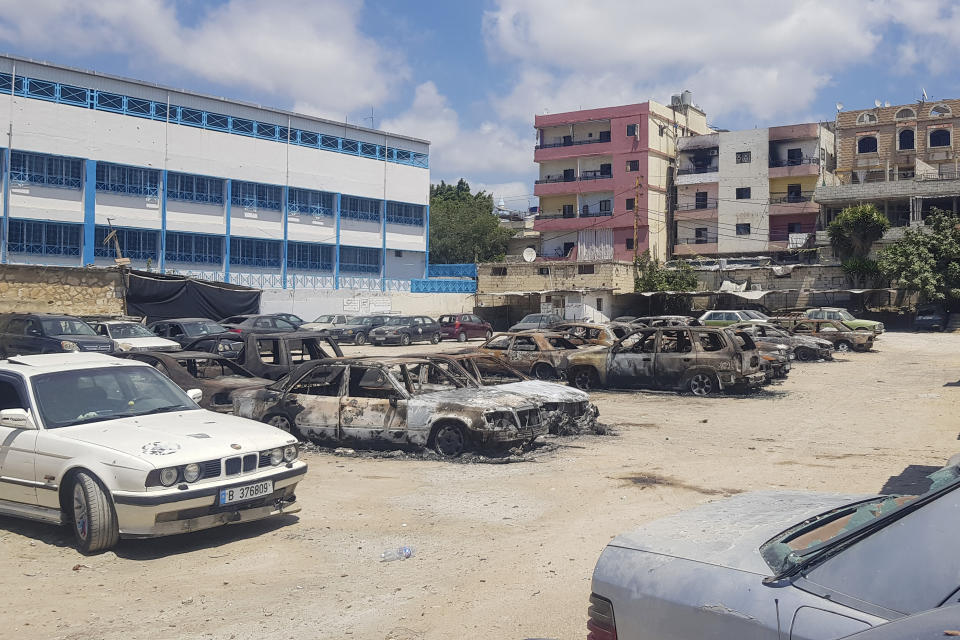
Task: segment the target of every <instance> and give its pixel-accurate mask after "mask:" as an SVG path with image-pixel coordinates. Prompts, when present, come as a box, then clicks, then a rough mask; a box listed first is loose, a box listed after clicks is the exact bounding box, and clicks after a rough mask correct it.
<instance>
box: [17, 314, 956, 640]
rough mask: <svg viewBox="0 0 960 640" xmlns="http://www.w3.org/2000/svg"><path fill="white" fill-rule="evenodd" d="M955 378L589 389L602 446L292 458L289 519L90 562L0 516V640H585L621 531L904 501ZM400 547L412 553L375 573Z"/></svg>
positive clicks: (865, 365)
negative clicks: (718, 393) (471, 455)
mask: <svg viewBox="0 0 960 640" xmlns="http://www.w3.org/2000/svg"><path fill="white" fill-rule="evenodd" d="M472 344H477V343H476V342H474V343H472ZM461 346H463V345H457V344H455V343H446V342H445V343H441V345H440V348H441V349H443V350H452V349H457V348H460V347H461ZM431 349H436V347H431V346H430V345H420V346H416V345H415V346H411V347H408V348H399V347H383V348H376V347H365V348H362V349H358V348H355V347H349V348H347V349H345V351H346V352H347V353H348V355H350V354H353V353H358V352H361V351H363V352H367V353H376V354H378V353H381V352H382V353H394V354H395V353H402V352H404V351H406V352H424V351H428V350H431ZM958 379H960V336H957V335H941V334H935V335H926V334H910V333H899V334H886V335H884V336H883V337H882V338H881V339H880V340H879V341H878V343H877V348H876V350H875V351H873V352H871V353H865V354H859V353H855V354H850V355H848V356H844V357H841V358H838V359H837V361H835V362H822V363H810V364H806V363H805V364H801V365H798V366H796V367H795V369H794V370H793V371H792V372H791V374H790V377H789V379H788V380H787V381H786V382H784V383H783V384H781V385H777V386H772V387H767V389H766V390H764V391H761V392H758V393H755V394H753V395H751V396H747V397H729V396H728V397H716V398H705V399H697V398H694V397H691V396H680V395H677V394H669V393H612V392H610V393H597V394H594V398H595V401H596V402H597V404H598V405H599V407H600V413H601V420H602V421H604V422H606V423H608V424H611V425H613V426H614V427H615V429H616V430H617V431H618V433H619V435H617V436H584V437H578V438H562V439H551V440H548V441H547V442H546V444H545V445H544V446H542V447H540V448H539V449H538V450H536V451H535V452H533V453H532V454H531V455H530V456H529V459H528V460H527V461H525V462H520V463H514V464H496V465H494V464H455V463H450V462H434V461H423V460H417V459H409V458H395V459H383V458H380V459H374V458H368V457H357V458H353V457H340V456H335V455H333V454H332V453H329V452H322V453H311V454H307V455H306V458H307V461H308V463H309V464H310V472H309V474H308V475H307V479H306V481H305V482H304V483H302V484H301V485H300V488H299V490H298V492H297V493H298V496H299V498H300V500H301V503H302V506H303V511H302V512H301V513H300V514H299V515H298V516H288V517H285V518H282V519H277V520H273V521H270V522H260V523H253V524H250V525H238V526H234V527H226V528H222V529H219V530H214V531H209V532H202V533H199V534H192V535H187V536H178V537H174V538H167V539H159V540H147V541H124V542H122V543H121V544H120V546H119V547H118V548H117V549H116V552H115V553H114V552H108V553H105V554H102V555H99V556H94V557H89V558H87V557H84V556H81V555H79V554H78V553H77V552H75V551H74V550H73V549H72V547H71V546H70V544H71V538H70V537H69V532H67V531H66V530H61V529H58V528H55V527H51V526H46V525H39V524H33V523H27V522H22V521H18V520H13V519H8V518H0V590H2V592H3V593H5V594H6V595H5V597H4V598H2V601H0V617H2V619H3V621H4V629H3V631H2V632H0V637H29V638H77V639H80V638H83V639H87V638H108V639H114V638H116V639H120V638H122V639H124V640H126V639H128V638H170V637H177V638H228V639H238V640H239V639H246V638H297V639H298V640H299V639H300V638H344V637H353V638H364V639H367V638H370V639H381V638H382V639H390V640H414V639H417V640H419V639H432V638H437V639H440V638H443V639H446V638H517V639H523V638H564V639H566V638H583V637H585V636H586V631H585V622H586V608H587V597H588V595H589V593H590V575H591V572H592V570H593V565H594V562H595V561H596V559H597V556H598V555H599V553H600V551H601V550H602V549H603V546H604V544H606V542H607V541H608V540H610V539H611V538H612V537H613V536H615V535H616V534H617V533H619V532H621V531H624V530H627V529H630V528H632V527H634V526H636V525H637V524H639V523H642V522H645V521H648V520H650V519H653V518H656V517H658V516H662V515H666V514H669V513H672V512H675V511H677V510H680V509H685V508H688V507H691V506H694V505H696V504H699V503H702V502H705V501H709V500H717V499H722V498H723V496H725V495H730V494H733V493H737V492H741V491H751V490H760V489H768V488H780V487H788V488H792V489H805V490H816V491H836V492H841V491H842V492H844V493H850V492H864V493H871V492H879V491H881V490H883V491H898V490H900V491H903V490H904V489H905V488H906V489H907V490H909V484H910V480H911V479H912V478H915V477H917V476H919V475H922V474H923V473H928V472H929V471H932V467H937V466H940V465H942V464H943V463H944V461H945V460H946V459H947V458H948V457H949V456H950V455H952V454H954V453H956V452H957V451H960V443H958V441H957V440H958V431H960V425H958V423H957V419H956V416H957V415H958V408H960V402H958V398H960V388H958V387H960V382H958ZM401 545H412V546H414V547H415V548H416V555H415V556H414V557H413V558H412V559H410V560H406V561H404V562H393V563H380V562H379V561H378V560H379V554H380V552H381V551H383V550H385V549H388V548H396V547H398V546H401Z"/></svg>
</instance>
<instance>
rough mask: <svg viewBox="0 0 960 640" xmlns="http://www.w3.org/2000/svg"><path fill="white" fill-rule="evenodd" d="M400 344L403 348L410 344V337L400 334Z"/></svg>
mask: <svg viewBox="0 0 960 640" xmlns="http://www.w3.org/2000/svg"><path fill="white" fill-rule="evenodd" d="M400 344H402V345H403V346H405V347H406V346H408V345H409V344H410V335H409V334H406V333H401V334H400Z"/></svg>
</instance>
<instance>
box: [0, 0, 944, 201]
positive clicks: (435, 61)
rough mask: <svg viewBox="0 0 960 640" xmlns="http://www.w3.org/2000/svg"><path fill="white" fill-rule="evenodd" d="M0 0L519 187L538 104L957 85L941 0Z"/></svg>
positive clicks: (179, 71)
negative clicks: (407, 141) (398, 138)
mask: <svg viewBox="0 0 960 640" xmlns="http://www.w3.org/2000/svg"><path fill="white" fill-rule="evenodd" d="M26 6H29V9H27V8H25V5H24V4H23V2H22V1H19V0H0V9H4V10H3V11H2V12H0V16H4V17H2V18H0V50H3V51H7V52H10V53H13V54H17V55H23V56H28V57H32V58H38V59H43V60H49V61H52V62H57V63H63V64H69V65H73V66H78V67H83V68H89V69H95V70H99V71H103V72H109V73H114V74H120V75H126V76H132V77H136V78H141V79H144V80H149V81H154V82H159V83H162V84H167V85H172V86H175V87H182V88H186V89H192V90H198V91H202V92H206V93H213V94H217V95H224V96H227V97H233V98H239V99H244V100H251V101H255V102H259V103H262V104H268V105H273V106H278V107H283V108H292V109H295V110H299V111H303V112H308V113H313V114H316V115H321V116H324V117H329V118H334V119H337V120H343V119H345V118H346V119H348V120H349V121H350V122H353V123H358V124H366V125H369V123H370V121H369V119H367V118H368V117H369V116H370V111H371V108H372V109H373V112H374V117H375V125H376V126H377V127H382V128H385V129H387V130H389V131H393V132H396V133H403V134H408V135H412V136H416V137H420V138H427V139H429V140H431V141H432V143H433V145H432V149H431V175H432V178H433V180H434V181H439V180H441V179H444V180H447V181H450V180H456V179H457V178H459V177H461V176H462V177H465V178H467V180H469V181H470V183H471V184H472V185H474V186H482V187H484V188H486V189H488V190H490V191H493V192H494V193H495V194H496V195H497V196H498V197H499V196H503V197H504V198H505V199H506V200H507V202H508V204H509V205H512V206H516V207H518V208H520V207H525V206H527V204H528V201H530V203H532V195H530V194H532V191H533V185H532V182H533V179H534V176H535V174H536V167H535V165H534V164H533V144H534V135H533V128H532V123H533V117H534V115H535V114H537V113H543V112H545V111H549V112H551V113H556V112H559V111H566V110H571V109H577V108H581V107H582V108H588V107H598V106H608V105H614V104H625V103H631V102H642V101H644V100H647V99H649V98H653V99H656V100H660V101H665V100H669V96H670V95H671V94H673V93H677V92H679V91H680V90H682V89H689V90H691V91H692V92H693V94H694V100H695V101H696V102H697V103H699V104H700V105H701V106H702V107H703V108H704V109H705V110H706V112H707V114H708V119H709V121H710V122H711V124H713V125H715V126H719V127H724V128H728V129H738V128H751V127H754V126H768V125H776V124H791V123H796V122H808V121H812V120H822V119H832V118H833V115H834V113H835V107H834V105H835V103H836V102H842V103H843V104H844V105H845V108H846V109H848V110H850V109H858V108H867V107H870V106H872V105H873V101H874V100H875V99H880V100H884V101H889V102H891V103H892V104H900V103H908V102H913V101H914V100H916V99H917V98H919V97H920V91H921V88H925V89H926V91H927V93H928V95H929V96H930V98H931V99H935V98H944V97H958V96H960V73H957V72H956V69H955V61H956V60H957V59H960V3H958V2H956V1H952V2H951V1H949V0H843V1H840V2H837V1H835V0H830V1H828V0H796V1H788V0H782V1H781V0H778V1H776V2H770V1H769V0H726V1H725V2H719V3H718V2H715V1H708V0H688V1H687V2H685V3H663V2H649V1H646V0H595V1H594V2H589V3H584V2H580V3H572V2H556V1H550V0H486V1H483V2H481V1H476V2H470V1H454V2H451V1H449V0H448V1H445V2H440V1H432V0H431V1H414V0H396V1H387V0H379V1H378V0H368V1H367V2H365V3H362V2H359V1H351V0H273V1H270V2H267V1H264V0H217V1H213V0H211V1H206V2H205V1H200V0H179V1H173V0H72V2H69V3H66V2H62V1H60V0H31V2H30V3H29V4H28V5H26Z"/></svg>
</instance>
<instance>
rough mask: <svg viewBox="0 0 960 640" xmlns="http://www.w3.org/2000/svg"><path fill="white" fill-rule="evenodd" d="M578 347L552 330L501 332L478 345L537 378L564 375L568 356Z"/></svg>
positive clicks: (484, 350) (479, 349)
mask: <svg viewBox="0 0 960 640" xmlns="http://www.w3.org/2000/svg"><path fill="white" fill-rule="evenodd" d="M576 350H577V345H576V344H574V343H573V342H572V341H571V340H570V339H568V338H567V337H566V336H565V335H564V334H562V333H556V332H553V331H542V332H533V333H526V332H522V331H521V332H514V333H500V334H497V335H495V336H493V337H492V338H490V339H489V340H487V341H486V342H484V343H483V344H482V345H480V346H479V347H477V351H479V352H481V353H487V354H490V355H494V356H497V357H498V358H502V359H504V360H506V361H507V362H509V363H510V364H511V365H512V366H514V367H516V368H517V369H519V370H520V371H522V372H524V373H528V374H530V375H532V376H533V377H534V378H537V379H538V380H556V379H558V378H563V377H564V375H565V374H566V370H567V356H569V355H570V354H571V353H573V352H575V351H576Z"/></svg>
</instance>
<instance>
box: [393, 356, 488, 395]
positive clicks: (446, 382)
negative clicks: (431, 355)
mask: <svg viewBox="0 0 960 640" xmlns="http://www.w3.org/2000/svg"><path fill="white" fill-rule="evenodd" d="M407 370H408V372H409V376H410V383H411V388H412V391H413V393H415V394H418V393H431V392H434V391H448V390H451V389H460V388H462V387H463V386H464V385H466V384H468V383H467V379H466V375H465V374H464V372H463V371H461V370H460V367H459V366H457V365H455V364H452V365H451V364H450V363H444V364H440V363H437V362H424V363H415V364H412V365H409V366H408V367H407ZM470 386H473V387H476V383H472V384H471V385H470Z"/></svg>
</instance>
